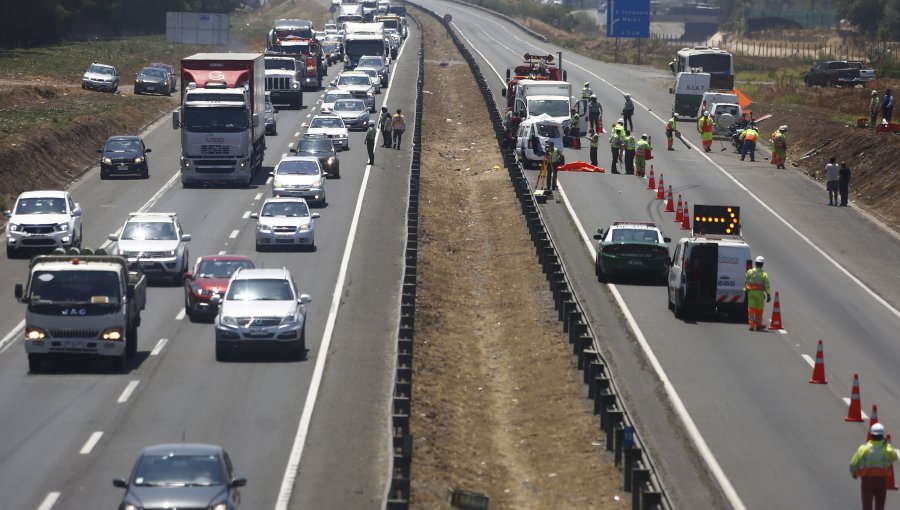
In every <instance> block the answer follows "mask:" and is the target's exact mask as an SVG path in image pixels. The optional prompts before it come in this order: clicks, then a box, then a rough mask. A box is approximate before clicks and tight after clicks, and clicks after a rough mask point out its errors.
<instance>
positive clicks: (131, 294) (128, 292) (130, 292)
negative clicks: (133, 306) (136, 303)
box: [125, 283, 134, 299]
mask: <svg viewBox="0 0 900 510" xmlns="http://www.w3.org/2000/svg"><path fill="white" fill-rule="evenodd" d="M125 297H127V298H128V299H134V285H132V284H130V283H129V284H128V287H126V288H125Z"/></svg>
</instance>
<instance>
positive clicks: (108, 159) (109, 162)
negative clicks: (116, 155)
mask: <svg viewBox="0 0 900 510" xmlns="http://www.w3.org/2000/svg"><path fill="white" fill-rule="evenodd" d="M103 164H105V165H111V164H112V158H103Z"/></svg>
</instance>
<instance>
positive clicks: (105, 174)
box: [100, 168, 109, 181]
mask: <svg viewBox="0 0 900 510" xmlns="http://www.w3.org/2000/svg"><path fill="white" fill-rule="evenodd" d="M108 178H109V172H107V171H105V170H103V169H102V168H101V169H100V180H101V181H102V180H105V179H108Z"/></svg>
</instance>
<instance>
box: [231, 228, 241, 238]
mask: <svg viewBox="0 0 900 510" xmlns="http://www.w3.org/2000/svg"><path fill="white" fill-rule="evenodd" d="M240 233H241V231H240V230H232V231H231V233H230V234H228V238H229V239H237V236H238V234H240Z"/></svg>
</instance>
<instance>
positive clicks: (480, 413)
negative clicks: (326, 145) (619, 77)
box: [411, 11, 630, 509]
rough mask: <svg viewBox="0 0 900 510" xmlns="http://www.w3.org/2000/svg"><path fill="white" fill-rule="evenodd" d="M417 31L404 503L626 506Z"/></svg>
mask: <svg viewBox="0 0 900 510" xmlns="http://www.w3.org/2000/svg"><path fill="white" fill-rule="evenodd" d="M415 14H416V15H417V16H418V18H419V20H420V21H422V22H423V24H424V33H425V48H426V52H425V62H426V64H425V65H426V69H425V86H424V89H425V94H424V95H425V105H424V114H423V157H422V174H421V188H420V190H421V195H420V196H421V199H420V204H421V205H420V224H419V225H420V233H419V246H420V250H421V251H420V253H421V259H420V263H419V280H418V283H419V287H418V289H417V320H416V334H415V342H416V344H417V345H416V346H415V350H414V352H415V371H416V377H415V379H414V380H415V387H414V390H413V402H412V417H411V432H412V435H413V437H414V454H413V463H412V465H413V468H412V491H411V492H412V493H411V503H412V506H413V507H414V508H443V507H444V502H445V501H446V500H447V494H448V489H450V488H456V489H462V490H468V491H475V492H480V493H484V494H486V495H488V496H490V498H491V508H516V509H522V508H525V509H527V508H626V507H627V505H626V500H629V499H630V495H626V496H628V497H623V495H622V493H621V477H620V473H619V470H618V468H616V467H615V466H614V465H613V461H612V458H611V456H610V455H609V454H608V453H607V452H606V451H605V448H604V446H603V444H602V441H601V439H600V437H601V431H600V430H599V428H598V426H597V423H596V421H595V419H594V417H593V416H592V413H591V409H590V407H589V406H588V401H587V400H586V399H584V398H582V395H581V393H580V392H581V391H582V387H581V385H580V383H579V380H578V378H577V372H576V369H575V363H574V359H573V358H572V357H571V356H570V354H569V352H568V345H567V344H566V343H565V342H564V341H563V336H562V327H561V325H560V324H559V322H558V321H557V319H556V316H557V314H556V311H555V310H554V308H553V303H552V295H551V294H550V292H549V290H547V285H546V281H545V280H544V278H543V276H542V273H541V271H540V267H539V265H538V263H537V260H536V258H535V255H534V248H533V247H532V245H531V242H530V240H529V238H528V233H527V230H526V228H525V224H524V221H523V218H522V215H521V213H520V210H519V206H518V204H517V202H516V200H515V194H514V193H513V190H512V188H511V186H510V184H509V177H508V175H507V173H506V172H505V171H502V170H492V169H491V167H492V166H494V165H497V164H500V163H501V155H500V152H499V150H498V148H497V145H496V139H495V137H494V134H493V131H492V128H491V124H490V121H489V118H488V115H487V111H486V109H485V106H484V102H483V99H482V97H481V95H480V94H479V92H478V89H477V86H476V84H475V80H474V78H473V76H472V74H471V73H470V71H469V69H468V67H467V66H466V65H465V64H464V61H463V60H462V57H461V56H460V55H459V53H458V52H457V50H456V48H455V47H454V46H453V43H452V41H451V40H450V38H449V37H447V36H446V32H445V31H444V29H443V27H442V26H441V25H439V24H438V23H437V22H435V21H434V20H433V18H430V17H429V16H427V15H425V14H422V13H419V12H418V11H416V12H415Z"/></svg>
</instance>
